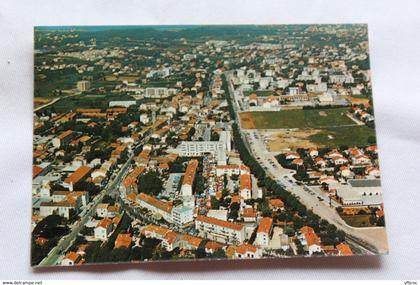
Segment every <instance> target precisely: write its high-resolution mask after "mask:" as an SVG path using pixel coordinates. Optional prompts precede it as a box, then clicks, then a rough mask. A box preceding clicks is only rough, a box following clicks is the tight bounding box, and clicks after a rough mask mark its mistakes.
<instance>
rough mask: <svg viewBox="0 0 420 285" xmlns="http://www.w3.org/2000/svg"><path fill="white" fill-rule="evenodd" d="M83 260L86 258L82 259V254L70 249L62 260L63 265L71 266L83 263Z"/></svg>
mask: <svg viewBox="0 0 420 285" xmlns="http://www.w3.org/2000/svg"><path fill="white" fill-rule="evenodd" d="M83 262H84V260H83V259H82V256H81V255H80V254H77V253H76V252H74V251H70V252H68V253H67V254H66V255H65V256H64V258H63V260H62V261H61V265H63V266H70V265H76V264H82V263H83Z"/></svg>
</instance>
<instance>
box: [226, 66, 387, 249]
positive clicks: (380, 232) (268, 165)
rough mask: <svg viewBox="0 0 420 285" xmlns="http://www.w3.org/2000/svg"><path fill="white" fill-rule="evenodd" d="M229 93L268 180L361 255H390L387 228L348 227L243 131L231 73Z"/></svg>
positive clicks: (259, 140) (252, 132)
mask: <svg viewBox="0 0 420 285" xmlns="http://www.w3.org/2000/svg"><path fill="white" fill-rule="evenodd" d="M225 75H226V79H227V82H228V88H229V92H230V94H231V97H232V99H233V101H234V104H233V107H234V108H233V109H234V111H235V113H236V121H237V123H238V126H239V127H240V129H241V136H242V139H243V140H244V142H245V145H247V147H248V149H249V151H250V152H251V153H252V155H253V156H254V157H255V158H256V159H257V161H258V162H259V163H260V165H261V166H262V167H263V168H264V169H265V171H266V174H267V176H269V177H271V178H272V179H274V180H275V181H277V182H278V183H279V184H280V185H282V186H283V187H284V188H285V189H286V190H287V191H289V192H290V193H292V194H294V195H296V197H298V199H299V200H300V201H301V203H303V204H304V205H305V206H306V207H307V208H308V209H311V210H312V211H313V212H314V213H315V214H317V215H319V216H320V217H321V218H323V219H325V220H327V221H328V222H329V223H331V224H333V225H335V226H336V227H337V228H338V229H340V230H343V231H344V232H345V233H346V236H347V242H349V244H352V245H353V247H356V248H357V250H358V251H360V252H363V253H369V254H375V253H380V254H384V253H387V252H388V246H387V240H386V233H385V228H384V227H366V228H355V227H351V226H349V225H347V224H346V223H345V222H344V221H343V219H342V218H341V217H340V216H339V215H338V213H337V211H336V210H335V207H334V205H333V206H332V207H331V206H330V205H329V201H328V200H327V199H324V201H320V200H319V199H318V195H312V194H311V192H310V191H305V189H304V187H303V186H301V185H297V184H296V183H295V182H296V181H295V180H294V179H293V178H291V177H292V175H293V173H294V171H293V170H289V169H285V168H283V167H282V166H281V165H280V164H279V163H278V161H277V159H276V158H275V155H274V154H273V153H270V152H268V151H267V148H266V147H265V145H264V142H263V141H262V138H261V136H260V134H259V132H258V131H257V130H244V129H242V128H241V125H240V121H238V110H240V106H239V104H238V101H237V100H236V98H235V95H234V94H235V93H234V92H233V91H234V88H233V85H232V83H231V80H230V79H229V78H230V76H231V73H230V72H226V73H225Z"/></svg>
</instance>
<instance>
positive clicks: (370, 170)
mask: <svg viewBox="0 0 420 285" xmlns="http://www.w3.org/2000/svg"><path fill="white" fill-rule="evenodd" d="M366 174H367V175H369V176H370V177H373V178H379V177H380V176H381V172H380V171H379V169H378V168H377V167H374V166H370V167H367V168H366Z"/></svg>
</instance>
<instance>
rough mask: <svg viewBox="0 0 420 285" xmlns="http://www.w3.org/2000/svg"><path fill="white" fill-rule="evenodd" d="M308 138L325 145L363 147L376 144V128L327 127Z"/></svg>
mask: <svg viewBox="0 0 420 285" xmlns="http://www.w3.org/2000/svg"><path fill="white" fill-rule="evenodd" d="M308 139H309V140H310V141H311V142H313V143H315V144H317V145H319V146H325V147H340V146H343V145H345V146H349V147H361V146H367V145H372V144H376V135H375V130H374V129H372V128H369V127H366V126H350V127H336V128H325V129H321V132H319V133H317V134H315V135H312V136H310V137H308Z"/></svg>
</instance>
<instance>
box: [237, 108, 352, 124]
mask: <svg viewBox="0 0 420 285" xmlns="http://www.w3.org/2000/svg"><path fill="white" fill-rule="evenodd" d="M347 110H348V109H347V108H334V109H318V110H282V111H278V112H251V113H241V114H240V117H241V123H242V122H243V123H244V124H242V127H243V128H252V127H253V126H255V127H254V128H257V129H292V128H300V129H304V128H324V127H336V126H347V125H348V126H350V125H355V122H354V121H352V120H351V119H350V118H349V117H347V116H346V112H347ZM250 120H252V122H250ZM245 121H246V122H245ZM247 126H249V127H247Z"/></svg>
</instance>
